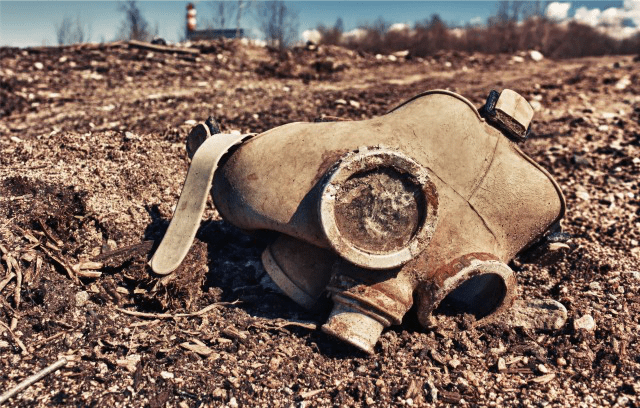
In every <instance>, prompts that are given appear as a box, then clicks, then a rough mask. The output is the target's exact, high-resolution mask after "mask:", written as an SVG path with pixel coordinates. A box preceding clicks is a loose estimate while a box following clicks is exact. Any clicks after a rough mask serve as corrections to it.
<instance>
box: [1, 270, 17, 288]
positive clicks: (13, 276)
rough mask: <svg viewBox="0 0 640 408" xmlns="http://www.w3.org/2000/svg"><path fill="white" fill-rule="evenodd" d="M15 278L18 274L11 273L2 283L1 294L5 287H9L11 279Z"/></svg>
mask: <svg viewBox="0 0 640 408" xmlns="http://www.w3.org/2000/svg"><path fill="white" fill-rule="evenodd" d="M15 277H16V274H15V273H13V272H11V273H10V274H9V275H8V276H7V277H6V278H4V279H3V280H2V281H0V292H2V289H4V287H5V286H7V285H8V284H9V282H11V279H13V278H15Z"/></svg>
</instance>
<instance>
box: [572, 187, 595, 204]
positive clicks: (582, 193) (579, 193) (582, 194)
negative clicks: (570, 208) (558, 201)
mask: <svg viewBox="0 0 640 408" xmlns="http://www.w3.org/2000/svg"><path fill="white" fill-rule="evenodd" d="M576 197H578V198H579V199H581V200H584V201H589V200H590V199H591V196H590V195H589V192H588V191H587V190H586V189H585V188H584V187H582V186H577V187H576Z"/></svg>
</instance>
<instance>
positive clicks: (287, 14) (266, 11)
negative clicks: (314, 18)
mask: <svg viewBox="0 0 640 408" xmlns="http://www.w3.org/2000/svg"><path fill="white" fill-rule="evenodd" d="M257 19H258V25H259V26H260V31H262V33H263V34H264V36H265V39H266V41H267V44H269V45H271V46H273V47H279V48H285V47H287V46H289V45H290V44H291V43H292V42H294V41H295V40H296V38H297V37H298V14H297V13H296V12H295V10H293V9H290V8H289V7H287V5H286V4H285V3H284V2H283V1H281V0H271V1H265V2H262V3H260V5H259V7H258V15H257Z"/></svg>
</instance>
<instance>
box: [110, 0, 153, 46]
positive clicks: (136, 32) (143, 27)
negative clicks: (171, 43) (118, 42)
mask: <svg viewBox="0 0 640 408" xmlns="http://www.w3.org/2000/svg"><path fill="white" fill-rule="evenodd" d="M118 10H119V11H121V12H122V13H124V20H123V21H122V24H121V30H120V37H121V38H124V39H128V40H138V41H149V40H151V38H152V37H153V35H152V34H151V32H150V31H149V23H147V20H145V18H144V17H143V16H142V12H141V11H140V9H139V8H138V4H137V2H136V0H127V1H125V2H124V3H120V4H119V5H118ZM156 29H157V27H156Z"/></svg>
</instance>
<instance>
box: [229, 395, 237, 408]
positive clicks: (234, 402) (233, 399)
mask: <svg viewBox="0 0 640 408" xmlns="http://www.w3.org/2000/svg"><path fill="white" fill-rule="evenodd" d="M228 405H229V407H230V408H238V400H236V397H231V399H230V400H229V404H228Z"/></svg>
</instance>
